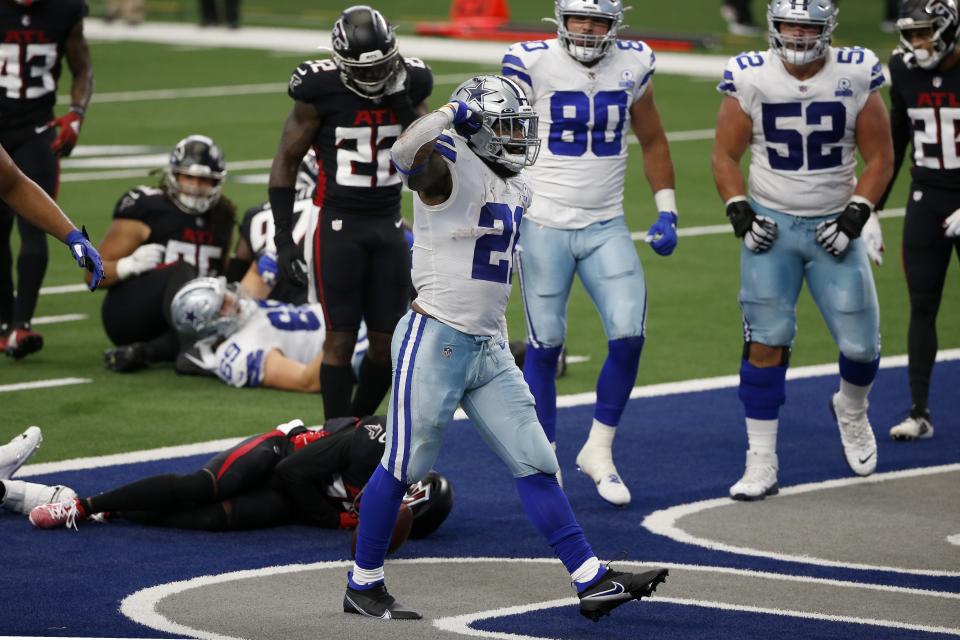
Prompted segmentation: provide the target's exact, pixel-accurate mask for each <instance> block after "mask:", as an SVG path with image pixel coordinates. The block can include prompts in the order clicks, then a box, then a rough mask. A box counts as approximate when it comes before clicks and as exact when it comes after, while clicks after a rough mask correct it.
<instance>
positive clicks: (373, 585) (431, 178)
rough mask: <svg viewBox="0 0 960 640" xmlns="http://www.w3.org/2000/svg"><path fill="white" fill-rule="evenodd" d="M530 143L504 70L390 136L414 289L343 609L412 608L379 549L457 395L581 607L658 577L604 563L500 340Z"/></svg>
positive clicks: (530, 124)
mask: <svg viewBox="0 0 960 640" xmlns="http://www.w3.org/2000/svg"><path fill="white" fill-rule="evenodd" d="M539 150H540V140H539V138H538V137H537V113H536V111H535V110H534V109H533V107H532V106H530V102H529V101H528V100H527V98H526V96H525V95H524V93H523V90H522V89H521V88H520V86H519V85H518V84H517V83H515V82H513V81H512V80H510V79H508V78H506V77H503V76H477V77H474V78H472V79H470V80H468V81H466V82H464V83H462V84H461V85H460V86H459V87H457V89H456V91H454V93H453V96H452V101H451V102H450V103H448V104H446V105H444V106H443V107H441V108H440V109H437V110H436V111H434V112H432V113H430V114H428V115H426V116H424V117H422V118H420V119H419V120H417V121H416V122H415V123H414V124H413V125H412V126H411V127H410V128H409V129H407V131H405V132H404V133H403V135H401V136H400V138H399V140H397V142H396V144H394V146H393V150H392V158H393V162H394V164H395V165H396V167H397V169H398V170H399V171H400V172H401V173H402V174H403V175H404V176H405V178H404V179H405V182H406V184H407V186H409V187H410V189H412V190H413V191H414V192H415V193H414V198H413V202H414V204H413V211H414V220H413V232H414V236H415V237H416V239H417V241H416V244H415V245H414V247H413V281H414V286H415V287H416V289H417V294H418V295H417V299H416V300H415V301H414V302H413V305H412V308H411V310H410V311H409V312H408V313H407V314H406V315H405V316H404V318H403V319H402V320H401V321H400V324H398V325H397V329H396V331H395V332H394V334H393V345H392V352H393V367H394V379H393V396H392V399H391V402H390V405H389V410H388V417H387V444H386V448H385V450H384V456H383V460H381V463H380V465H378V466H377V468H376V470H375V471H374V473H373V476H371V478H370V482H369V483H368V484H367V489H366V492H365V494H364V498H363V500H364V502H363V505H364V506H363V516H362V517H361V519H360V526H359V529H358V531H359V534H358V544H357V553H356V561H355V563H354V566H353V570H352V571H351V572H349V573H348V574H347V575H348V579H347V591H346V595H345V596H344V600H343V609H344V611H346V612H349V613H358V614H361V615H364V616H370V617H374V618H383V619H391V618H392V619H418V618H420V614H419V613H417V612H416V611H413V610H410V609H408V608H407V607H404V606H403V605H401V604H400V603H398V602H397V601H396V600H394V598H393V597H392V596H391V595H390V594H389V593H388V592H387V590H386V587H385V586H384V573H383V561H384V556H385V553H386V549H387V544H388V542H389V539H390V532H391V530H392V529H393V527H394V520H395V519H396V517H397V507H398V506H399V504H400V501H401V499H402V498H403V494H404V491H405V489H406V487H407V485H408V484H409V483H410V482H415V481H417V480H419V479H420V478H422V477H423V476H424V475H425V474H426V473H427V472H428V471H429V469H430V467H431V466H432V465H433V462H434V461H435V459H436V457H437V454H438V453H439V451H440V445H441V441H442V438H443V434H444V431H445V430H446V428H447V427H448V425H449V424H450V422H451V420H452V419H453V414H454V411H456V409H457V406H458V405H460V406H463V408H464V410H465V411H466V412H467V415H468V416H470V418H471V419H472V420H473V423H474V424H475V425H476V427H477V428H478V429H479V430H480V433H481V435H482V436H483V439H484V440H485V441H486V442H487V443H488V444H489V445H490V446H491V448H492V449H493V450H494V451H495V452H496V453H497V455H498V456H500V458H501V459H502V460H503V462H504V463H505V464H506V465H507V467H508V468H509V469H510V472H511V473H512V474H513V476H514V478H515V479H516V486H517V491H518V492H519V494H520V500H521V502H522V504H523V507H524V510H525V511H526V513H527V516H528V517H529V518H530V520H531V522H532V524H533V525H534V526H535V527H536V528H537V529H538V530H539V531H540V533H541V534H543V536H544V537H545V538H546V539H547V540H548V541H549V543H550V545H551V546H552V547H553V550H554V552H555V553H556V554H557V556H558V557H559V558H560V560H561V561H562V562H563V564H564V566H565V567H566V569H567V570H568V571H569V572H570V575H571V577H572V580H573V584H574V586H575V587H576V589H577V591H578V593H579V596H580V612H581V613H582V614H583V615H585V616H587V617H589V618H591V619H593V620H596V619H598V618H599V617H600V616H602V615H606V614H607V613H609V612H610V611H611V610H612V609H614V608H615V607H617V606H619V605H621V604H623V603H624V602H628V601H630V600H633V599H639V598H640V597H642V596H649V595H650V594H651V593H652V592H653V590H654V588H655V587H656V585H657V584H659V583H660V582H662V581H663V580H664V579H665V578H666V575H667V570H666V569H656V570H652V571H646V572H643V573H639V574H626V573H620V572H618V571H613V570H612V569H608V568H605V567H603V566H602V565H601V564H600V561H599V560H598V559H597V557H596V555H595V554H594V553H593V550H592V549H591V548H590V545H589V544H588V543H587V540H586V538H585V536H584V534H583V530H582V529H581V528H580V525H579V524H578V523H577V521H576V519H575V518H574V515H573V512H572V510H571V509H570V503H569V502H568V501H567V497H566V495H565V494H564V493H563V490H562V489H561V488H560V485H559V483H558V482H557V478H556V473H557V471H558V466H557V458H556V455H555V454H554V451H553V449H552V448H551V447H550V443H549V442H548V441H547V437H546V435H545V434H544V431H543V427H541V425H540V423H539V422H538V421H537V414H536V411H535V409H534V403H533V398H532V397H531V395H530V394H529V393H528V391H527V385H526V384H525V383H524V381H523V376H522V374H521V373H520V370H519V369H518V368H517V365H516V363H515V362H514V360H513V357H512V356H511V355H510V350H509V348H508V346H507V338H506V319H505V318H504V310H505V308H506V305H507V299H508V298H509V297H510V282H511V271H512V268H513V250H514V245H515V243H516V240H517V234H518V232H519V226H520V221H521V218H522V216H523V214H524V212H525V211H526V209H527V207H529V205H530V198H531V193H530V189H529V187H528V186H527V184H526V182H525V180H524V178H523V177H522V176H521V175H520V171H521V170H522V169H523V168H524V167H528V166H530V165H532V164H533V163H534V161H535V160H536V158H537V153H538V152H539Z"/></svg>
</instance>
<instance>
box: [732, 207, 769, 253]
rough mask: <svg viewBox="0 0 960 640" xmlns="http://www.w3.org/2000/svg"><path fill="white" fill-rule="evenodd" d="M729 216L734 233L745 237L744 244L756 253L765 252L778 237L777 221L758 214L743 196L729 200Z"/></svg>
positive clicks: (739, 236)
mask: <svg viewBox="0 0 960 640" xmlns="http://www.w3.org/2000/svg"><path fill="white" fill-rule="evenodd" d="M727 218H728V219H729V220H730V224H731V225H732V226H733V235H735V236H737V237H738V238H743V245H744V246H745V247H746V248H747V249H749V250H750V251H753V252H754V253H763V252H764V251H766V250H767V249H769V248H770V247H772V246H773V241H774V240H776V239H777V223H776V221H774V220H773V218H769V217H767V216H758V215H757V214H756V212H755V211H754V210H753V207H751V206H750V203H749V202H747V199H746V198H744V197H742V196H741V197H740V199H733V200H730V201H728V202H727Z"/></svg>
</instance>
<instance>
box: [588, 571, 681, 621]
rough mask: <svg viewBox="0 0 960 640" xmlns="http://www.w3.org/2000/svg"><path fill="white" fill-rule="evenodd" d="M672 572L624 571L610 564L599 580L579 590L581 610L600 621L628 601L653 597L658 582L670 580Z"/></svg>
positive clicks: (594, 619) (592, 618)
mask: <svg viewBox="0 0 960 640" xmlns="http://www.w3.org/2000/svg"><path fill="white" fill-rule="evenodd" d="M668 574H669V571H668V570H667V569H652V570H650V571H643V572H641V573H624V572H622V571H614V570H613V569H609V568H608V569H607V572H606V573H605V574H604V576H603V577H602V578H601V579H600V580H599V581H598V582H597V583H596V584H594V585H591V586H590V587H588V588H586V589H584V590H583V591H581V592H580V593H579V594H577V595H578V596H579V598H580V613H581V614H582V615H583V616H585V617H587V618H590V619H591V620H593V621H594V622H596V621H597V620H599V619H600V618H601V617H602V616H608V615H610V612H611V611H613V610H614V609H616V608H617V607H619V606H620V605H622V604H623V603H625V602H630V601H631V600H639V599H640V598H649V597H650V596H652V595H653V592H654V591H656V590H657V585H658V584H660V583H662V582H664V581H666V579H667V575H668Z"/></svg>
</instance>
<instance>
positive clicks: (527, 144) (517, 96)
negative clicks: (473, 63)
mask: <svg viewBox="0 0 960 640" xmlns="http://www.w3.org/2000/svg"><path fill="white" fill-rule="evenodd" d="M450 99H451V100H462V101H463V102H465V103H466V105H467V106H468V107H470V109H471V110H473V111H474V112H475V113H479V114H480V115H481V117H482V118H483V125H482V126H481V128H480V131H478V132H476V133H475V134H473V135H472V136H470V138H469V139H468V140H467V144H468V145H469V146H470V148H471V149H473V151H474V152H475V153H476V154H477V155H478V156H480V157H481V158H486V159H488V160H490V161H491V162H496V163H497V164H499V165H501V166H503V167H505V168H507V169H509V170H510V171H513V172H518V171H520V170H521V169H523V168H524V167H529V166H530V165H532V164H533V163H534V162H536V161H537V156H538V155H539V154H540V138H539V135H538V133H537V127H538V123H539V117H538V116H537V112H536V111H535V110H534V108H533V107H532V106H530V101H529V100H527V96H525V95H524V93H523V89H521V88H520V86H519V85H518V84H517V83H516V82H514V81H513V80H511V79H509V78H505V77H503V76H474V77H472V78H470V79H469V80H467V81H466V82H463V83H461V84H460V86H459V87H457V88H456V89H455V90H454V92H453V95H451V96H450Z"/></svg>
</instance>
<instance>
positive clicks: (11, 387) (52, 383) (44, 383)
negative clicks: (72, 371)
mask: <svg viewBox="0 0 960 640" xmlns="http://www.w3.org/2000/svg"><path fill="white" fill-rule="evenodd" d="M88 382H93V380H91V379H90V378H53V379H51V380H34V381H32V382H17V383H14V384H2V385H0V393H10V392H11V391H29V390H31V389H49V388H51V387H67V386H70V385H74V384H87V383H88Z"/></svg>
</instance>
